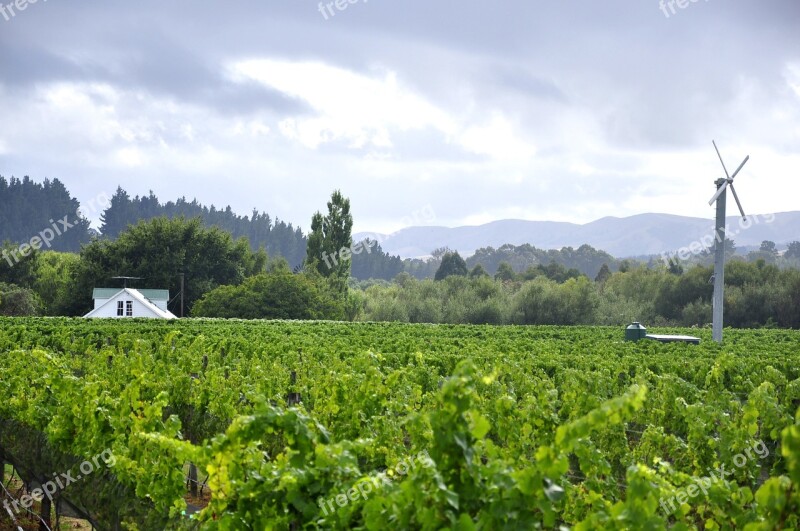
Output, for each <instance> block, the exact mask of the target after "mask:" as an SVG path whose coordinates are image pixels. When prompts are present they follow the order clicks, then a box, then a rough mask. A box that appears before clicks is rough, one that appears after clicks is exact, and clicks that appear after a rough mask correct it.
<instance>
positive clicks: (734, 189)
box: [731, 183, 747, 221]
mask: <svg viewBox="0 0 800 531" xmlns="http://www.w3.org/2000/svg"><path fill="white" fill-rule="evenodd" d="M731 192H733V198H734V199H736V204H737V205H738V206H739V212H741V213H742V219H744V220H745V221H747V216H745V215H744V209H743V208H742V203H741V202H740V201H739V196H738V195H736V188H734V187H733V183H731Z"/></svg>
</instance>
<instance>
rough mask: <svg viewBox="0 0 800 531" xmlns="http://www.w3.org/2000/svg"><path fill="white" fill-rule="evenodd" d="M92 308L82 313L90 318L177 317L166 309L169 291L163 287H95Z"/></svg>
mask: <svg viewBox="0 0 800 531" xmlns="http://www.w3.org/2000/svg"><path fill="white" fill-rule="evenodd" d="M92 298H93V299H94V310H92V311H91V312H89V313H87V314H86V315H84V317H87V318H90V319H97V318H106V319H108V318H111V319H126V318H127V319H131V318H133V317H149V318H152V319H177V317H176V316H175V315H174V314H173V313H172V312H170V311H169V310H167V302H169V291H168V290H165V289H133V288H122V289H120V288H95V290H94V292H93V293H92Z"/></svg>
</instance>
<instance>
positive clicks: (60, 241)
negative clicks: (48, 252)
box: [0, 175, 90, 251]
mask: <svg viewBox="0 0 800 531" xmlns="http://www.w3.org/2000/svg"><path fill="white" fill-rule="evenodd" d="M80 206H81V205H80V203H78V200H77V199H75V198H73V197H72V196H71V195H70V193H69V192H68V191H67V189H66V187H65V186H64V184H63V183H61V181H59V180H58V179H53V180H52V181H51V180H49V179H45V180H44V182H43V183H41V184H39V183H35V182H33V181H32V180H31V179H30V178H28V177H25V178H24V179H22V180H20V179H17V178H14V177H12V178H11V179H10V180H6V179H5V177H3V176H2V175H0V242H3V241H10V242H14V243H17V244H24V243H26V242H29V241H30V240H31V239H32V238H35V237H38V238H39V239H40V240H42V247H43V248H46V249H52V250H54V251H78V250H79V249H80V246H81V245H82V244H85V243H89V237H90V234H89V221H88V220H87V219H86V218H85V217H84V216H81V215H80V212H78V209H79V207H80ZM51 234H52V238H51V237H50V235H51Z"/></svg>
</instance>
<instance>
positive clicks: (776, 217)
mask: <svg viewBox="0 0 800 531" xmlns="http://www.w3.org/2000/svg"><path fill="white" fill-rule="evenodd" d="M748 219H750V220H751V225H750V226H749V227H746V224H744V226H743V224H742V223H741V221H742V220H741V218H740V217H734V216H731V217H728V220H727V221H728V231H729V233H728V237H729V238H731V239H733V240H734V241H735V242H736V246H737V250H745V251H746V250H752V249H756V248H758V247H759V246H760V245H761V242H762V241H764V240H770V241H773V242H775V243H776V244H777V245H778V248H785V247H786V244H787V243H789V242H791V241H795V240H800V212H782V213H778V214H768V215H753V216H751V217H750V218H748ZM713 234H714V221H713V220H712V219H711V218H709V219H703V218H691V217H684V216H674V215H671V214H639V215H636V216H630V217H627V218H616V217H605V218H602V219H598V220H597V221H593V222H591V223H587V224H585V225H579V224H576V223H564V222H555V221H523V220H515V219H508V220H501V221H494V222H492V223H487V224H485V225H479V226H468V227H453V228H448V227H408V228H405V229H402V230H400V231H397V232H395V233H394V234H388V235H384V234H375V233H359V234H355V235H354V238H355V239H356V240H361V239H363V238H365V237H371V238H373V239H375V238H377V239H378V240H379V241H380V244H381V247H382V248H383V250H384V251H386V252H389V253H390V254H392V255H400V257H401V258H418V257H425V256H429V255H430V254H431V252H432V251H433V250H434V249H437V248H440V247H448V248H450V249H453V250H457V251H458V252H459V253H460V254H461V255H462V256H464V257H467V256H470V255H472V254H474V253H475V251H476V250H477V249H480V248H482V247H495V248H497V247H500V246H501V245H503V244H507V243H510V244H513V245H522V244H525V243H528V244H531V245H533V246H535V247H537V248H540V249H560V248H562V247H574V248H577V247H580V246H581V245H583V244H589V245H591V246H592V247H594V248H595V249H599V250H603V251H606V252H608V253H610V254H611V255H613V256H615V257H617V258H629V257H639V256H647V255H660V254H662V253H666V252H672V251H677V250H678V249H680V248H682V247H688V246H689V245H691V244H692V242H695V241H700V240H701V238H703V236H706V237H709V235H710V237H713Z"/></svg>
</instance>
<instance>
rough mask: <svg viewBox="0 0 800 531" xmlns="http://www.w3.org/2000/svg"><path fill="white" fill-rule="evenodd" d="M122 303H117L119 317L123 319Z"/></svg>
mask: <svg viewBox="0 0 800 531" xmlns="http://www.w3.org/2000/svg"><path fill="white" fill-rule="evenodd" d="M122 311H123V306H122V301H117V317H122V315H123V313H122Z"/></svg>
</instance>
